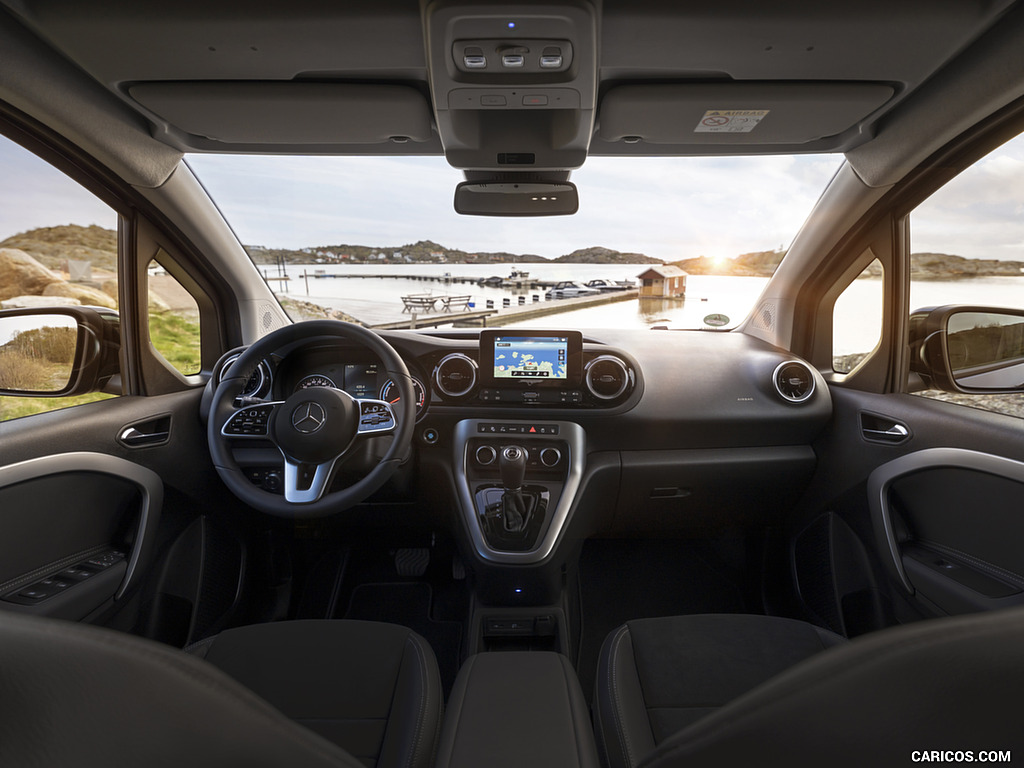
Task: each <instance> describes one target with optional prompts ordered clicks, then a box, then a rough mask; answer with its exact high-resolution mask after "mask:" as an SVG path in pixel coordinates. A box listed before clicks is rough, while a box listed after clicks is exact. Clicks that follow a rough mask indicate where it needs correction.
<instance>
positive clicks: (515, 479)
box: [498, 445, 526, 491]
mask: <svg viewBox="0 0 1024 768" xmlns="http://www.w3.org/2000/svg"><path fill="white" fill-rule="evenodd" d="M498 471H499V472H500V473H501V484H502V485H503V486H504V487H505V490H507V491H518V490H519V489H520V488H522V487H523V479H524V478H525V477H526V451H525V450H524V449H522V448H520V447H519V446H518V445H506V446H505V447H504V448H502V449H501V453H499V454H498Z"/></svg>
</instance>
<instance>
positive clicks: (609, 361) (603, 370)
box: [583, 355, 632, 400]
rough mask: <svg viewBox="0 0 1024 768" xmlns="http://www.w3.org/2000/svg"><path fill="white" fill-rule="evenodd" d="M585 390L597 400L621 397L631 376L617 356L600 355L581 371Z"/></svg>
mask: <svg viewBox="0 0 1024 768" xmlns="http://www.w3.org/2000/svg"><path fill="white" fill-rule="evenodd" d="M583 379H584V381H585V382H586V385H587V391H589V392H590V394H592V395H593V396H594V397H596V398H598V399H599V400H614V399H615V398H617V397H621V396H622V394H623V393H624V392H625V391H626V389H627V388H628V387H629V385H630V383H631V381H632V376H631V375H630V372H629V368H627V367H626V364H625V363H624V362H622V360H620V359H619V358H617V357H613V356H612V355H600V356H599V357H595V358H594V359H593V360H591V361H590V362H589V363H587V367H586V368H585V369H584V372H583Z"/></svg>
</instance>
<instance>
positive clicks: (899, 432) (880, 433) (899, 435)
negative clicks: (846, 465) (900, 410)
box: [864, 424, 910, 440]
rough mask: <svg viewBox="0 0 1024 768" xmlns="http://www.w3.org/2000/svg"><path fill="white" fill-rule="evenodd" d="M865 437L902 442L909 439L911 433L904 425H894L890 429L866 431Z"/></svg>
mask: <svg viewBox="0 0 1024 768" xmlns="http://www.w3.org/2000/svg"><path fill="white" fill-rule="evenodd" d="M864 434H865V435H871V436H872V437H877V438H880V439H883V440H884V439H895V440H902V439H903V438H905V437H907V435H909V434H910V432H909V431H908V430H907V428H906V427H904V426H903V425H902V424H893V425H892V426H891V427H889V428H888V429H865V430H864Z"/></svg>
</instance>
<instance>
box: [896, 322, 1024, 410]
mask: <svg viewBox="0 0 1024 768" xmlns="http://www.w3.org/2000/svg"><path fill="white" fill-rule="evenodd" d="M910 351H911V363H910V368H911V370H912V371H915V372H916V373H920V374H921V375H922V376H923V377H924V378H925V380H926V381H928V382H930V384H931V386H934V387H936V388H938V389H944V390H946V391H947V392H1024V310H1020V309H999V308H994V307H966V306H956V305H950V306H945V307H938V308H934V309H925V310H918V311H917V312H914V313H913V315H911V318H910Z"/></svg>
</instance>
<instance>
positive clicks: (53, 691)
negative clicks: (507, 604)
mask: <svg viewBox="0 0 1024 768" xmlns="http://www.w3.org/2000/svg"><path fill="white" fill-rule="evenodd" d="M198 650H199V653H200V654H205V655H206V657H207V659H208V660H209V662H210V663H207V662H205V661H201V660H199V659H197V658H195V657H194V656H192V655H190V654H186V653H182V652H180V651H176V650H173V649H170V648H167V647H166V646H162V645H160V644H157V643H154V642H150V641H147V640H142V639H139V638H136V637H133V636H130V635H127V634H124V633H120V632H114V631H110V630H104V629H98V628H95V627H89V626H85V625H80V624H73V623H70V622H64V621H56V620H52V619H37V618H29V617H24V616H19V615H14V614H10V613H7V612H4V613H3V615H2V616H0V711H3V713H4V716H3V717H2V718H0V765H2V766H8V765H10V766H15V765H19V766H20V765H69V766H71V765H73V766H78V767H80V768H87V767H90V766H104V767H105V768H119V767H121V766H124V768H129V766H130V767H132V768H135V767H136V766H143V765H144V766H147V768H150V767H152V766H184V765H187V766H189V767H190V768H207V767H209V768H214V767H215V766H217V767H218V768H219V767H221V766H229V765H230V766H234V765H238V766H246V768H271V766H273V767H275V768H278V767H279V768H285V767H288V768H290V767H291V766H303V767H304V768H305V767H307V766H308V767H309V768H321V767H324V768H326V767H327V766H336V767H337V766H342V767H345V768H363V767H364V766H371V767H372V766H379V768H385V767H386V766H403V767H404V766H410V767H412V766H415V767H416V768H426V767H427V766H430V765H432V764H433V760H434V754H435V751H436V744H437V736H438V732H439V730H440V724H441V714H442V712H441V710H442V701H441V698H442V693H441V684H440V676H439V674H438V671H437V664H436V661H435V660H434V656H433V653H432V652H431V650H430V647H429V646H428V645H427V643H426V641H424V640H423V638H421V637H419V636H418V635H416V634H415V633H414V632H412V631H410V630H408V629H406V628H404V627H399V626H395V625H391V624H379V623H375V622H355V621H296V622H279V623H274V624H260V625H254V626H251V627H243V628H240V629H233V630H228V631H225V632H222V633H221V634H220V635H217V636H216V637H215V638H213V639H212V640H211V641H208V642H205V643H203V644H202V645H201V647H200V648H199V649H198ZM216 667H220V668H221V669H223V670H224V671H221V670H219V669H217V668H216ZM229 675H230V677H229ZM233 678H234V679H233ZM243 683H244V685H243ZM254 691H255V693H254ZM257 694H259V695H257ZM268 702H269V703H268ZM272 705H273V706H272ZM300 723H301V725H300ZM303 726H305V727H303Z"/></svg>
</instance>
